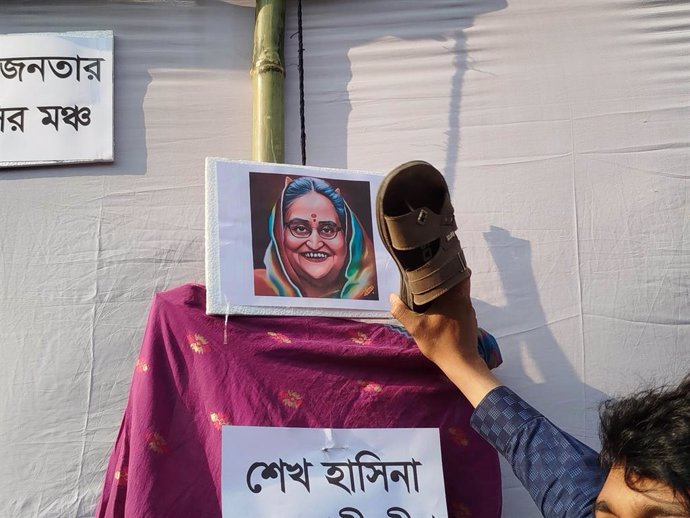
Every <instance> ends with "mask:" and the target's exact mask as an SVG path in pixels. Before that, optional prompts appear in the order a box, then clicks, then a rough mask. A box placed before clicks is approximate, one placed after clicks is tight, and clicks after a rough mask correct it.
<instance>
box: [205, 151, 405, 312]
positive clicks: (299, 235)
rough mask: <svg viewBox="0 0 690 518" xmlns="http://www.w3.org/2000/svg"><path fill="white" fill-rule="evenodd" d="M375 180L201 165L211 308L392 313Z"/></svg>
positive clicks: (361, 175) (396, 277) (394, 274)
mask: <svg viewBox="0 0 690 518" xmlns="http://www.w3.org/2000/svg"><path fill="white" fill-rule="evenodd" d="M381 180H382V175H381V174H376V173H368V172H360V171H346V170H340V169H326V168H317V167H303V166H295V165H285V164H265V163H260V162H243V161H231V160H223V159H213V158H209V159H207V162H206V287H207V305H206V310H207V312H208V313H210V314H227V313H243V314H262V315H268V314H277V315H285V314H292V315H334V316H349V317H363V318H365V317H386V316H388V310H389V302H388V294H389V293H391V292H397V291H398V290H399V287H400V274H399V272H398V269H397V267H396V266H395V263H394V261H393V260H392V258H391V256H390V254H388V252H387V251H386V249H385V248H384V246H383V243H382V242H381V239H380V237H379V233H378V229H377V225H376V209H375V197H376V193H377V191H378V187H379V185H380V183H381Z"/></svg>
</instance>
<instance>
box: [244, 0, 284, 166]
mask: <svg viewBox="0 0 690 518" xmlns="http://www.w3.org/2000/svg"><path fill="white" fill-rule="evenodd" d="M284 35H285V0H256V13H255V20H254V52H253V56H252V69H251V76H252V89H253V101H252V106H253V119H252V160H258V161H261V162H278V163H280V162H283V160H284V108H283V82H284V77H285V68H284V66H283V55H284V54H283V39H284Z"/></svg>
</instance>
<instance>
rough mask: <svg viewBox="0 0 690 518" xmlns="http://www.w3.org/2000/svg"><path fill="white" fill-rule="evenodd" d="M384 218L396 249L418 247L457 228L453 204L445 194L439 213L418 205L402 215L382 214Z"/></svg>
mask: <svg viewBox="0 0 690 518" xmlns="http://www.w3.org/2000/svg"><path fill="white" fill-rule="evenodd" d="M384 219H385V222H386V228H387V229H388V233H389V234H390V239H391V244H392V245H393V248H395V249H396V250H412V249H414V248H419V247H420V246H423V245H426V244H429V243H431V242H432V241H435V240H436V239H439V238H444V237H446V236H447V235H448V234H449V233H450V232H455V231H456V230H457V229H458V227H457V225H456V224H455V217H454V216H453V206H452V205H451V203H450V199H449V198H448V197H447V196H446V199H445V201H444V203H443V207H442V208H441V212H440V214H437V213H436V212H434V211H433V210H431V209H429V208H427V207H420V208H418V209H414V210H412V211H410V212H408V213H407V214H403V215H402V216H384Z"/></svg>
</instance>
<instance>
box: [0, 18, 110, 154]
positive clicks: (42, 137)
mask: <svg viewBox="0 0 690 518" xmlns="http://www.w3.org/2000/svg"><path fill="white" fill-rule="evenodd" d="M112 160H113V33H112V31H90V32H66V33H40V34H38V33H37V34H8V35H2V36H0V167H18V166H31V165H46V164H56V163H73V162H97V161H112Z"/></svg>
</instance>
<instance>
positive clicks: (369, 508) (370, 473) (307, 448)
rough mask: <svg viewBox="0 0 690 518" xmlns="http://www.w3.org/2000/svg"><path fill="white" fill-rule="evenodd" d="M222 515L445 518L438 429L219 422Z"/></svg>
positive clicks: (323, 517) (313, 517) (289, 517)
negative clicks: (221, 446) (354, 427)
mask: <svg viewBox="0 0 690 518" xmlns="http://www.w3.org/2000/svg"><path fill="white" fill-rule="evenodd" d="M222 456H223V458H222V480H221V486H222V504H223V516H224V517H226V518H232V517H234V516H238V517H239V516H242V517H244V516H251V517H252V518H274V517H276V516H280V517H281V518H297V517H300V518H331V517H332V518H447V508H446V497H445V489H444V485H443V472H442V470H441V446H440V441H439V433H438V429H436V428H415V429H356V430H355V429H353V430H340V429H314V428H264V427H251V426H225V427H223V450H222Z"/></svg>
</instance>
